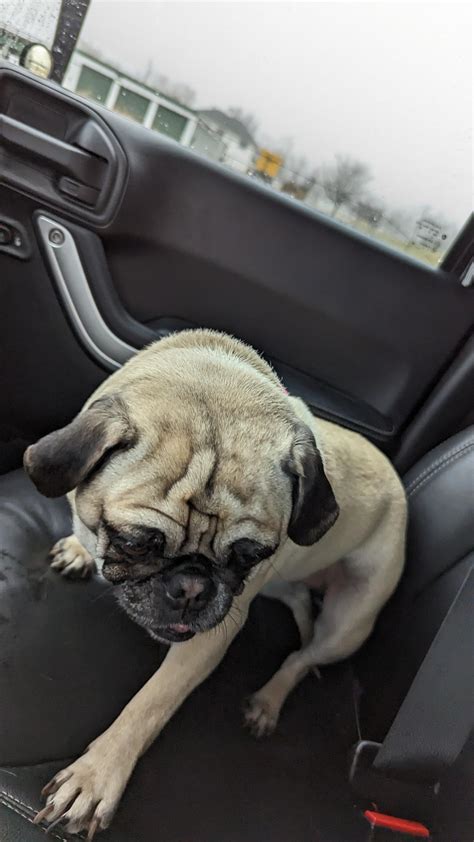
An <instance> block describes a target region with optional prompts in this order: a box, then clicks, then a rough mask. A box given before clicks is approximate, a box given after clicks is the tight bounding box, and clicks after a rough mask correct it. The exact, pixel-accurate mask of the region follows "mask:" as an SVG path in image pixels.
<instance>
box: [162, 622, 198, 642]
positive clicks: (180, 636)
mask: <svg viewBox="0 0 474 842" xmlns="http://www.w3.org/2000/svg"><path fill="white" fill-rule="evenodd" d="M195 634H196V632H195V631H194V629H192V628H191V626H188V625H187V624H186V623H170V624H169V625H167V626H160V627H159V628H157V629H156V631H154V635H153V636H154V637H157V638H158V639H159V640H163V641H165V642H166V643H179V642H180V641H184V640H191V638H192V637H194V635H195Z"/></svg>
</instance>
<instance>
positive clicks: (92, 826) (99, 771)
mask: <svg viewBox="0 0 474 842" xmlns="http://www.w3.org/2000/svg"><path fill="white" fill-rule="evenodd" d="M128 778H129V770H128V769H127V770H125V769H124V766H123V763H121V762H120V758H119V757H118V756H117V755H114V756H113V755H109V754H108V753H107V751H105V752H103V751H101V750H100V749H95V748H94V746H92V747H91V748H90V749H89V751H88V752H86V754H83V755H82V757H80V758H79V759H78V760H76V762H75V763H73V764H72V765H71V766H68V767H67V769H63V770H62V771H61V772H58V774H57V775H55V776H54V778H53V779H52V780H51V781H50V782H49V783H48V784H47V785H46V786H45V787H44V789H43V790H42V793H41V794H42V795H43V796H47V800H46V806H45V807H44V809H43V810H41V811H40V812H39V813H38V814H37V815H36V817H35V818H34V823H35V824H40V823H41V822H45V823H47V824H48V830H51V829H52V827H54V825H56V824H59V823H61V825H63V826H64V827H65V829H66V830H67V831H68V832H69V833H79V832H80V831H82V830H84V831H87V837H86V838H87V840H88V842H90V840H91V839H93V837H94V836H95V834H96V832H97V831H98V830H104V829H105V828H106V827H108V825H109V824H110V822H111V820H112V817H113V815H114V813H115V810H116V809H117V805H118V803H119V801H120V798H121V796H122V793H123V791H124V789H125V787H126V784H127V781H128Z"/></svg>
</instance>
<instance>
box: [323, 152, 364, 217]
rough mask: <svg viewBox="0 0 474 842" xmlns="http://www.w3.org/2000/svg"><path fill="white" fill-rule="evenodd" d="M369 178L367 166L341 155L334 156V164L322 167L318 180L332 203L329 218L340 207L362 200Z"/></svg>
mask: <svg viewBox="0 0 474 842" xmlns="http://www.w3.org/2000/svg"><path fill="white" fill-rule="evenodd" d="M371 178H372V176H371V173H370V170H369V167H368V166H367V164H364V163H363V162H362V161H356V160H355V159H354V158H348V157H343V156H341V155H337V156H336V161H335V163H334V164H331V165H330V166H326V167H323V169H322V170H321V172H320V175H319V179H318V180H319V181H320V183H321V186H322V187H323V189H324V191H325V193H326V196H327V197H328V199H330V200H331V202H332V203H333V208H332V212H331V216H336V214H337V212H338V210H339V208H340V207H341V205H347V204H353V203H356V201H357V200H358V199H360V198H362V196H363V193H364V189H365V186H366V184H367V183H368V182H369V181H370V179H371Z"/></svg>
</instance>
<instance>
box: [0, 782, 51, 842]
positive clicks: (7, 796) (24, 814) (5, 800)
mask: <svg viewBox="0 0 474 842" xmlns="http://www.w3.org/2000/svg"><path fill="white" fill-rule="evenodd" d="M2 795H3V796H4V798H2ZM11 801H14V802H15V804H17V805H18V804H20V805H21V806H22V807H24V808H25V810H27V811H29V812H31V815H29V814H28V812H24V811H23V810H20V809H19V808H18V806H15V805H14V804H12V803H11ZM0 804H3V806H4V807H8V809H9V810H13V812H14V813H17V815H19V816H21V818H22V819H26V820H27V821H29V822H30V824H33V816H34V814H35V810H34V808H33V807H30V806H29V805H28V804H24V803H23V801H20V799H19V798H15V797H14V796H13V795H10V793H8V792H5V791H4V790H3V789H2V790H0ZM38 830H41V828H38ZM49 835H50V836H54V837H55V838H56V839H59V840H60V842H68V840H67V839H66V837H65V836H60V835H59V833H57V831H56V830H52V831H51V833H50V834H49Z"/></svg>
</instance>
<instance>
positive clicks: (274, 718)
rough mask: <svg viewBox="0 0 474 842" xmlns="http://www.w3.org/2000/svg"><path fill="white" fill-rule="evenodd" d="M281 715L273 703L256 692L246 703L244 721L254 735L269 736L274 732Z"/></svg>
mask: <svg viewBox="0 0 474 842" xmlns="http://www.w3.org/2000/svg"><path fill="white" fill-rule="evenodd" d="M279 715H280V711H279V709H278V710H277V709H276V708H275V707H274V706H273V705H272V703H271V702H270V701H269V700H268V699H266V698H265V697H264V696H261V695H260V694H259V693H255V694H254V695H253V696H250V697H249V698H248V699H247V700H246V702H245V705H244V723H245V726H246V727H247V728H248V729H249V731H250V733H251V734H253V736H254V737H268V736H270V734H273V732H274V730H275V728H276V726H277V722H278V717H279Z"/></svg>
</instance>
